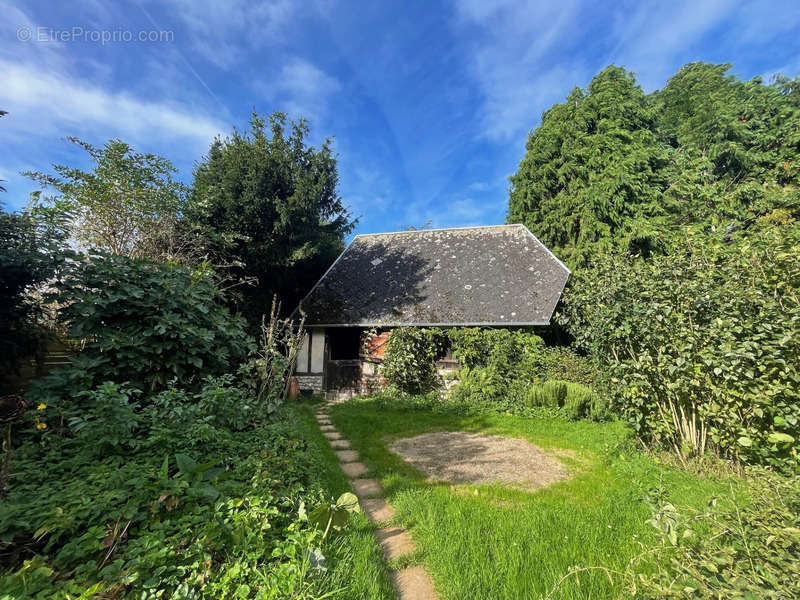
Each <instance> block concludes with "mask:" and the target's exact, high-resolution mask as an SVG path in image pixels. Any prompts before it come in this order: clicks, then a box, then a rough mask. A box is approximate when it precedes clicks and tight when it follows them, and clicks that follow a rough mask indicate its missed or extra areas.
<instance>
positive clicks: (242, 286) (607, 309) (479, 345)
mask: <svg viewBox="0 0 800 600" xmlns="http://www.w3.org/2000/svg"><path fill="white" fill-rule="evenodd" d="M728 68H729V66H727V65H709V64H703V63H693V64H690V65H686V66H685V67H683V68H682V69H681V70H680V71H679V72H678V73H676V75H675V76H674V77H673V78H672V79H670V81H669V82H668V84H667V85H666V86H665V88H664V89H663V90H660V91H657V92H653V93H652V94H645V93H644V92H643V90H642V89H641V88H640V87H639V86H638V84H637V83H636V80H635V77H634V76H633V75H632V74H631V73H628V72H627V71H625V70H624V69H621V68H619V67H609V68H607V69H604V70H603V71H601V72H600V73H599V74H598V75H597V76H596V77H595V78H593V79H592V81H591V82H590V84H589V86H588V87H587V88H586V89H576V90H574V91H573V92H572V93H571V94H570V96H569V98H568V99H567V101H566V102H564V103H562V104H557V105H554V106H553V107H552V108H551V109H550V110H549V111H548V112H547V113H545V115H544V116H543V118H542V123H541V125H540V126H539V127H537V129H535V130H534V131H532V132H531V134H530V136H529V138H528V143H527V149H526V154H525V156H524V158H523V160H522V161H521V163H520V166H519V170H518V172H517V173H516V174H515V175H514V176H513V177H512V178H511V189H510V196H509V213H508V219H509V221H510V222H522V223H525V224H526V225H527V226H528V227H529V228H530V230H531V231H532V232H534V233H535V234H536V235H537V236H538V237H539V238H541V239H542V241H543V242H544V243H545V244H547V246H548V247H549V248H551V249H552V250H553V251H554V253H555V254H556V255H558V256H560V257H562V258H564V260H565V262H567V264H568V265H569V267H570V268H571V269H572V276H571V278H570V281H569V283H568V286H567V288H566V289H565V292H564V295H563V298H562V299H561V302H560V303H559V306H558V309H557V312H556V314H555V316H554V319H553V323H552V326H551V327H550V328H549V329H547V330H535V331H534V330H530V329H515V328H498V329H488V328H483V329H481V328H470V327H467V328H439V327H427V328H426V327H422V328H420V327H406V328H397V329H394V330H393V331H392V334H391V336H390V338H389V341H388V343H387V346H386V353H385V354H384V356H383V362H382V365H381V374H382V376H384V377H385V378H386V380H387V381H388V383H389V386H388V388H387V389H386V390H385V391H383V392H381V393H379V394H377V395H373V396H370V397H362V398H355V399H353V400H351V401H349V402H347V403H344V404H341V405H336V406H332V407H329V408H326V410H327V411H329V415H328V414H326V415H325V420H326V421H327V420H328V419H329V420H330V423H331V424H330V425H327V424H326V426H327V427H332V428H335V429H337V433H336V434H335V435H336V436H338V435H339V432H340V433H341V434H343V435H344V437H346V438H347V439H348V440H349V443H350V444H351V445H352V449H351V450H349V452H351V453H357V455H358V456H359V457H360V461H363V463H364V465H365V466H362V465H359V469H361V470H363V469H366V474H367V475H369V476H374V477H375V478H377V479H378V481H379V483H380V484H381V486H382V488H383V489H384V490H385V493H386V500H387V501H388V502H389V503H390V505H391V506H392V507H393V508H394V509H395V513H394V516H393V517H392V518H391V521H392V524H393V525H396V526H399V527H401V528H403V529H405V530H407V532H408V533H409V534H410V536H411V538H412V539H413V541H414V545H415V548H416V550H415V551H414V552H412V553H411V554H410V555H407V556H404V557H403V558H402V559H400V561H399V564H393V563H392V561H387V560H386V559H385V557H384V555H383V553H382V552H381V547H380V545H379V543H378V542H376V540H375V538H374V536H373V534H374V531H375V527H376V525H375V523H370V522H369V521H368V520H367V517H366V516H365V515H364V514H363V513H362V512H361V511H360V509H359V506H358V499H357V498H356V497H355V496H354V495H353V494H352V493H351V492H350V481H349V480H348V478H347V477H346V475H345V473H344V472H343V470H342V469H341V468H340V464H339V460H338V457H337V454H336V453H335V452H334V450H333V449H332V448H331V446H330V445H329V444H328V442H327V441H326V438H325V437H324V436H323V434H322V432H321V431H320V428H319V427H318V425H317V419H319V418H320V416H319V402H320V401H321V399H319V398H301V399H299V400H293V401H287V390H288V387H289V377H290V375H291V372H292V368H293V361H294V359H295V356H296V354H297V352H298V348H299V346H300V344H301V340H302V335H303V317H302V311H300V312H298V313H297V318H296V320H292V319H290V318H289V315H291V314H292V310H293V308H294V307H295V306H297V303H298V301H299V300H300V299H301V298H303V297H304V295H305V293H307V292H308V289H309V287H310V286H311V285H312V284H313V282H314V281H317V280H318V278H319V276H320V275H321V274H322V273H324V272H325V270H326V269H327V268H328V267H329V266H330V264H331V263H332V262H333V261H334V259H335V258H336V256H337V255H338V254H339V253H340V252H341V250H342V249H343V247H344V242H345V239H346V236H347V235H349V234H350V233H351V232H352V230H353V228H354V227H355V224H356V223H355V221H354V220H353V219H352V217H351V215H350V214H349V213H348V211H347V210H346V208H345V206H344V204H343V202H342V199H341V198H340V197H339V196H338V192H337V184H338V170H337V163H336V155H335V153H334V151H333V148H332V146H331V145H330V143H329V142H325V143H324V144H322V145H321V146H320V147H319V148H313V147H309V146H308V145H307V144H306V141H305V139H306V136H307V135H308V133H309V129H308V125H307V123H306V122H305V121H303V120H300V121H298V122H295V123H291V124H290V125H289V124H288V123H287V118H286V116H285V115H283V114H281V113H275V114H273V115H271V116H270V117H268V118H265V117H261V116H259V115H258V114H253V116H252V119H251V122H250V128H249V131H244V132H241V131H239V130H235V131H234V132H233V134H232V135H231V136H230V137H227V138H218V139H216V140H215V141H214V143H213V144H212V145H211V147H210V148H209V152H208V155H207V156H205V157H203V159H202V160H201V161H199V162H198V163H197V164H196V166H195V169H194V173H193V180H192V184H191V185H190V186H189V185H185V184H183V183H180V182H179V181H178V180H177V178H176V171H175V169H174V167H173V166H172V164H171V163H170V162H169V161H168V160H167V159H165V158H163V157H160V156H156V155H152V154H141V153H138V152H136V151H135V150H134V149H133V148H131V147H130V146H128V145H127V144H125V143H124V142H122V141H120V140H110V141H108V142H107V143H106V144H104V145H103V146H102V147H95V146H93V145H91V144H89V143H86V142H84V141H81V140H78V139H76V138H69V140H68V141H69V142H70V143H72V144H74V145H75V146H76V147H77V148H78V149H79V151H81V152H83V151H85V153H86V157H84V158H85V159H86V161H88V162H89V163H91V164H92V165H93V166H92V169H91V170H89V171H85V170H82V169H80V168H75V167H71V166H68V165H54V167H53V172H52V173H43V172H30V173H27V175H28V176H29V177H30V178H32V179H33V180H34V181H36V182H37V183H38V184H40V185H41V187H42V189H41V190H39V191H37V192H35V193H34V194H33V195H32V197H31V200H30V203H29V205H28V206H27V207H26V208H25V209H24V210H21V211H20V212H14V213H12V212H6V211H2V212H0V284H1V285H0V394H2V395H0V399H1V401H0V420H1V421H2V428H3V442H2V447H3V458H2V465H1V466H0V600H22V599H28V598H34V599H45V598H47V599H50V598H56V599H63V600H68V599H70V600H71V599H77V598H83V599H87V600H88V599H91V598H95V599H98V600H100V599H103V600H106V599H117V598H136V599H139V600H146V599H156V598H160V599H166V598H175V599H177V598H181V599H185V598H197V599H201V598H214V599H226V598H248V599H249V598H260V599H272V598H275V599H277V598H293V599H298V600H314V599H322V598H338V599H343V600H344V599H353V600H355V599H376V600H377V599H386V600H388V599H389V598H392V597H393V596H394V590H393V584H392V580H391V571H392V570H396V569H398V568H402V567H404V566H412V565H419V566H423V567H424V568H425V571H427V573H428V574H429V575H430V577H431V578H432V580H433V583H434V585H435V587H436V592H437V594H438V595H439V596H440V597H442V598H448V599H451V600H460V599H462V598H471V599H472V598H476V599H478V598H485V599H487V600H489V599H495V598H515V599H516V598H538V599H557V598H558V599H578V598H617V597H618V598H625V597H634V598H697V599H701V598H716V599H723V598H725V599H727V598H741V599H747V600H751V599H752V600H755V599H761V598H771V599H779V600H783V599H790V598H798V597H800V561H799V560H798V557H800V433H798V432H799V431H800V429H799V426H800V335H798V332H799V331H800V262H798V261H797V256H798V255H800V227H798V222H800V221H798V217H800V208H799V207H800V196H798V189H800V169H798V164H800V163H798V161H797V160H796V159H797V154H798V151H800V135H798V132H799V131H800V85H798V82H797V81H796V80H788V79H785V78H777V79H776V80H775V81H774V82H773V83H771V84H769V85H766V84H764V83H763V81H761V80H760V78H756V79H754V80H752V81H741V80H739V79H737V78H736V77H733V76H729V75H727V74H726V73H727V70H728ZM51 193H54V195H50V194H51ZM275 298H280V299H281V300H282V301H283V304H280V303H279V302H277V301H276V300H275ZM56 343H57V344H58V345H59V346H58V347H59V348H61V349H62V350H61V351H62V353H63V354H65V355H67V356H68V358H67V359H64V360H63V361H62V363H63V364H60V365H59V366H58V367H57V368H53V366H52V365H51V364H49V363H48V361H47V357H48V355H49V353H50V350H51V348H52V347H53V344H56ZM450 350H452V353H453V357H454V358H455V359H456V361H457V363H458V368H457V369H456V370H452V371H448V372H440V371H439V370H438V369H437V361H438V360H439V359H440V358H442V357H443V356H444V355H445V353H446V352H448V351H450ZM315 415H316V416H315ZM384 524H385V523H384Z"/></svg>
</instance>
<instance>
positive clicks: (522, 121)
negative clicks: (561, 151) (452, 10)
mask: <svg viewBox="0 0 800 600" xmlns="http://www.w3.org/2000/svg"><path fill="white" fill-rule="evenodd" d="M578 8H579V4H578V2H577V1H576V0H562V1H560V2H558V3H547V2H536V1H528V2H511V1H510V0H505V1H504V2H502V3H500V4H495V3H489V2H481V1H479V0H462V1H459V2H457V3H456V16H457V18H456V27H457V28H458V29H459V30H460V31H461V32H462V33H463V34H464V36H465V37H468V38H469V39H470V40H471V41H470V42H468V45H469V46H471V54H472V60H473V62H472V65H471V66H472V72H473V74H474V76H475V78H476V80H477V82H478V85H479V87H480V90H481V93H482V95H483V106H482V109H481V113H480V118H481V122H482V129H483V134H484V135H485V136H486V137H488V138H490V139H492V140H495V141H501V140H508V139H514V138H516V137H519V135H520V134H521V133H523V132H524V131H527V130H529V129H530V128H531V127H532V126H533V125H534V124H535V123H536V122H537V121H538V120H539V117H540V116H541V111H542V110H543V108H545V107H546V106H547V105H549V104H551V103H552V102H553V101H556V100H558V99H559V96H563V93H562V89H563V87H564V84H565V82H566V81H574V82H578V81H582V79H583V78H584V77H585V74H584V73H585V70H584V69H583V68H582V66H581V65H580V64H570V65H559V64H553V63H551V62H548V61H547V60H546V59H547V57H548V56H549V55H550V53H552V52H553V51H554V50H555V49H557V47H558V45H559V40H560V39H561V38H564V37H567V36H569V35H571V31H572V29H573V28H574V27H575V25H576V23H577V22H578V21H579V19H578V17H579V14H578Z"/></svg>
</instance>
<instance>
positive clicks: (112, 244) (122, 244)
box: [25, 137, 198, 263]
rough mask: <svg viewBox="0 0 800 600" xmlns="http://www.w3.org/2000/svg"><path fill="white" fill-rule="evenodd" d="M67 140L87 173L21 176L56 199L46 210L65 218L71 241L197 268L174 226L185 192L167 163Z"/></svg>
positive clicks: (114, 143) (117, 144)
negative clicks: (84, 158) (82, 157)
mask: <svg viewBox="0 0 800 600" xmlns="http://www.w3.org/2000/svg"><path fill="white" fill-rule="evenodd" d="M67 139H68V140H69V141H70V142H72V143H73V144H75V145H76V146H78V147H80V148H82V149H83V150H85V151H86V153H87V154H88V155H89V158H90V159H91V161H92V163H93V165H94V166H93V169H92V170H91V171H84V170H82V169H79V168H76V167H70V166H67V165H54V166H53V170H54V171H55V174H49V173H42V172H38V171H31V172H26V173H25V175H27V176H28V177H30V178H31V179H33V180H34V181H36V182H38V183H39V184H41V185H42V186H43V188H45V189H47V188H53V189H55V190H56V191H57V192H58V193H59V194H60V196H59V197H58V202H55V201H54V200H53V199H50V201H51V202H50V203H51V205H52V208H54V209H56V210H61V211H63V212H64V213H65V214H67V215H68V216H69V217H70V218H71V220H72V235H73V237H74V238H75V240H76V241H77V242H78V243H79V245H80V246H81V247H82V248H84V249H97V250H104V251H108V252H111V253H114V254H119V255H122V256H129V257H131V258H146V259H150V260H157V261H169V260H178V261H181V262H189V263H196V262H198V260H197V257H196V256H195V254H197V249H196V248H195V247H194V244H193V243H192V236H191V235H190V234H189V232H187V231H186V230H185V229H184V228H183V226H182V224H181V223H180V218H181V214H182V211H183V209H184V203H185V198H186V190H185V188H184V186H183V185H182V184H181V183H180V182H178V181H175V180H174V178H173V177H174V175H175V173H176V169H175V167H174V166H173V165H172V163H171V162H170V161H169V160H167V159H166V158H163V157H161V156H158V155H155V154H142V153H139V152H136V151H135V150H134V149H133V148H132V147H131V146H129V145H128V144H126V143H125V142H123V141H121V140H110V141H108V142H107V143H106V144H105V145H103V147H102V148H98V147H95V146H93V145H91V144H89V143H88V142H84V141H82V140H79V139H78V138H75V137H69V138H67ZM45 199H47V198H46V197H45Z"/></svg>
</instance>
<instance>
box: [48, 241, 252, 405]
mask: <svg viewBox="0 0 800 600" xmlns="http://www.w3.org/2000/svg"><path fill="white" fill-rule="evenodd" d="M54 298H55V299H56V300H57V301H58V302H59V304H61V305H62V306H63V309H62V310H61V315H60V316H61V318H62V319H63V320H64V321H65V322H66V323H67V324H68V325H69V334H70V336H71V337H73V338H76V339H79V340H84V341H85V346H84V349H83V350H82V352H81V359H82V360H81V362H80V363H79V365H80V366H81V367H83V368H85V370H86V371H87V372H88V374H89V376H90V377H91V379H92V381H93V382H94V383H100V382H102V381H115V382H118V383H121V382H125V381H130V382H131V383H132V384H133V385H135V386H137V387H140V388H141V389H143V390H146V391H154V390H159V389H164V388H165V387H166V385H167V383H168V382H169V381H170V380H172V379H178V380H179V381H180V382H181V385H182V386H184V387H197V386H199V384H200V380H201V379H202V377H203V376H206V375H219V374H222V373H225V372H227V371H231V370H233V369H235V367H236V366H238V365H239V364H240V363H241V362H242V361H243V360H244V358H245V357H246V356H247V351H248V347H249V340H248V338H247V336H246V334H245V330H244V322H243V320H242V319H240V318H238V317H235V316H232V315H231V314H230V313H229V312H228V309H227V308H225V307H224V306H223V305H222V298H221V294H220V292H219V290H218V289H217V288H216V286H215V284H214V281H213V279H212V276H211V274H210V273H208V272H206V271H204V270H202V269H200V270H191V269H188V268H186V267H181V266H178V265H166V264H157V263H151V262H147V261H142V260H133V259H130V258H126V257H123V256H115V255H109V254H92V255H90V256H88V257H86V258H85V259H84V260H83V261H81V263H80V264H79V265H78V266H77V268H76V269H75V272H74V273H73V274H72V276H71V277H70V278H69V279H68V280H67V281H66V282H65V283H64V284H63V285H62V286H61V287H60V289H59V291H58V293H57V294H55V295H54Z"/></svg>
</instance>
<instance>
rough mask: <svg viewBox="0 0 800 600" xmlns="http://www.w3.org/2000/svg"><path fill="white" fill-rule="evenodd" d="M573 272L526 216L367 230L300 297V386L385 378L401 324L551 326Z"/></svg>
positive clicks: (328, 387)
mask: <svg viewBox="0 0 800 600" xmlns="http://www.w3.org/2000/svg"><path fill="white" fill-rule="evenodd" d="M569 274H570V271H569V269H568V268H567V267H566V266H565V265H564V264H563V263H562V262H561V261H560V260H558V258H556V257H555V256H554V255H553V253H552V252H550V250H548V249H547V247H545V245H544V244H542V242H540V241H539V240H538V239H537V238H536V236H534V235H533V234H532V233H531V232H530V231H528V229H527V228H526V227H525V226H524V225H497V226H487V227H461V228H456V229H431V230H418V231H400V232H396V233H378V234H365V235H357V236H356V237H355V238H354V239H353V241H352V242H351V244H350V245H349V246H348V247H347V249H346V250H345V251H344V252H343V253H342V254H341V255H340V256H339V258H337V259H336V261H335V262H334V263H333V265H331V267H330V268H329V269H328V271H327V272H326V273H325V274H324V275H323V276H322V278H321V279H320V280H319V281H318V282H317V283H316V285H315V286H314V287H313V288H312V290H311V292H309V294H308V295H307V296H306V297H305V299H303V301H302V302H301V303H300V310H302V311H303V312H304V313H305V316H306V328H307V330H308V331H309V335H307V336H306V339H305V342H304V344H303V346H302V348H301V349H300V352H299V356H298V361H297V366H296V376H297V379H298V387H299V389H300V390H308V391H314V392H317V393H319V392H323V391H325V392H328V391H335V390H338V391H343V392H344V393H349V394H352V393H367V392H370V391H373V390H374V389H376V388H379V387H381V386H382V384H383V382H382V381H381V378H380V374H379V372H378V368H377V367H378V365H379V363H380V361H381V356H382V354H383V347H384V345H385V343H386V341H387V339H388V336H389V335H390V333H391V329H392V328H395V327H403V326H411V325H413V326H421V327H425V326H430V327H433V326H439V327H450V326H463V327H474V326H480V327H536V326H548V325H549V324H550V319H551V318H552V316H553V312H554V311H555V308H556V305H557V304H558V300H559V298H560V297H561V293H562V291H563V290H564V286H565V285H566V283H567V278H568V277H569ZM446 359H447V357H446ZM445 366H447V365H445ZM450 366H454V363H453V364H452V365H450Z"/></svg>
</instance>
